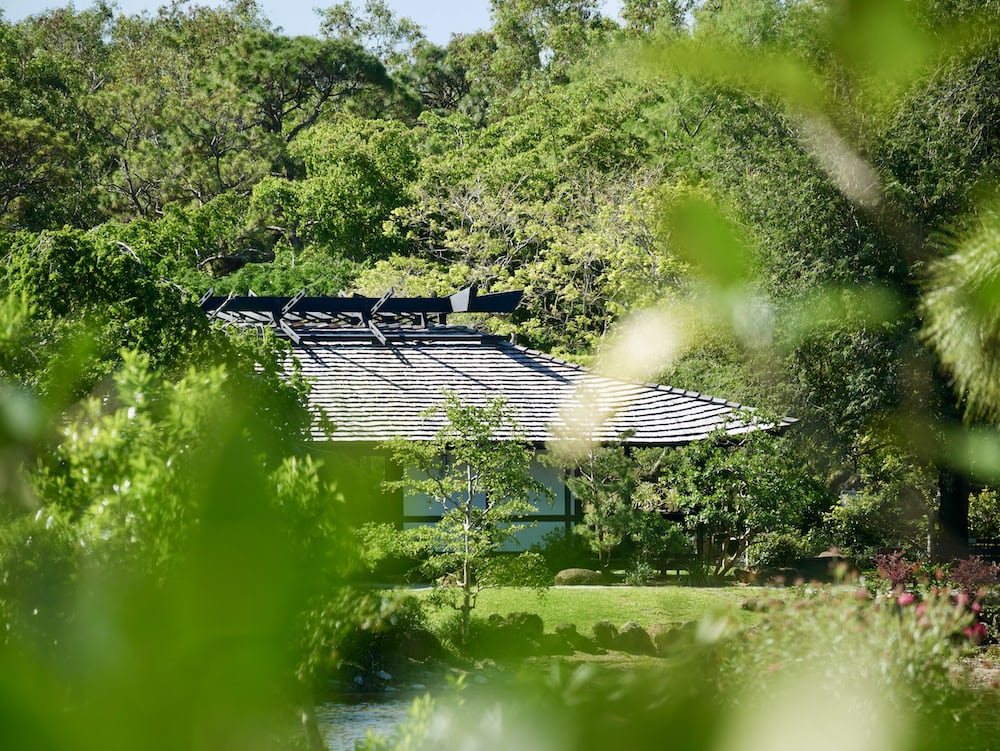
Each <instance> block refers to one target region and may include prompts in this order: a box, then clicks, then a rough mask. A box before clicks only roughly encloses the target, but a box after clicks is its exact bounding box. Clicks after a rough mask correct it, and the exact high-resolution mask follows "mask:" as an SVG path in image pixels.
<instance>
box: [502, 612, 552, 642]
mask: <svg viewBox="0 0 1000 751" xmlns="http://www.w3.org/2000/svg"><path fill="white" fill-rule="evenodd" d="M505 625H506V626H507V628H509V629H511V630H513V631H515V632H517V633H519V634H523V635H524V636H527V637H528V638H531V639H538V638H541V636H542V634H543V633H544V631H545V625H544V624H543V623H542V616H540V615H538V614H537V613H525V612H517V613H511V614H510V615H508V616H507V618H506V619H505Z"/></svg>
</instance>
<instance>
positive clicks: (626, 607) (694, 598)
mask: <svg viewBox="0 0 1000 751" xmlns="http://www.w3.org/2000/svg"><path fill="white" fill-rule="evenodd" d="M761 591H762V590H761V589H759V588H753V587H625V586H613V587H552V588H550V589H548V590H543V591H542V593H541V594H540V595H539V593H537V592H536V591H535V590H532V589H521V588H516V587H504V588H500V589H489V590H485V591H483V592H482V594H480V596H479V603H478V604H477V606H476V609H475V611H474V612H473V616H474V617H478V618H485V617H486V616H488V615H490V614H491V613H499V614H501V615H506V614H507V613H513V612H518V611H526V612H530V613H537V614H538V615H540V616H541V617H542V621H543V623H544V624H545V630H546V631H548V632H551V631H552V630H553V628H554V627H555V626H556V625H558V624H560V623H572V624H574V625H575V626H576V627H577V630H578V631H580V632H581V633H589V631H590V627H591V626H592V625H593V624H594V623H595V622H596V621H601V620H608V621H611V622H612V623H614V624H615V625H617V626H621V625H622V624H623V623H626V622H628V621H635V622H636V623H639V624H640V625H642V626H651V625H653V624H674V625H676V624H681V623H687V622H689V621H695V620H698V619H699V618H701V617H702V616H704V615H706V614H708V613H719V612H725V613H729V614H731V615H732V616H733V617H735V618H736V619H738V620H739V621H740V622H742V623H750V622H751V621H752V620H754V619H755V618H756V614H754V613H751V612H748V611H745V610H741V609H740V604H741V603H742V602H743V601H744V600H746V599H748V598H750V597H754V596H758V595H759V594H760V592H761ZM449 615H450V613H447V612H433V611H431V612H428V616H429V620H430V621H431V623H432V624H434V625H436V624H437V623H438V622H440V620H441V619H443V618H446V617H447V616H449Z"/></svg>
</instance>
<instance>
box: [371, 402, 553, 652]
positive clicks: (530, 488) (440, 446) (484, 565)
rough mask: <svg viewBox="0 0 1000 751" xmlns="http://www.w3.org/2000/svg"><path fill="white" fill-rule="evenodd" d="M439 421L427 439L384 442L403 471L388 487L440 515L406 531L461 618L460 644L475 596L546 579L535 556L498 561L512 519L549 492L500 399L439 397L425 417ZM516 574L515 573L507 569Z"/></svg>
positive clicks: (514, 523)
mask: <svg viewBox="0 0 1000 751" xmlns="http://www.w3.org/2000/svg"><path fill="white" fill-rule="evenodd" d="M436 415H440V417H441V418H443V419H444V424H443V425H442V427H441V428H440V429H439V430H438V432H437V434H436V435H435V438H434V440H432V441H426V442H416V441H406V440H403V439H397V440H395V441H392V442H390V443H388V444H387V445H386V448H387V449H388V450H389V452H390V455H391V457H392V460H393V461H394V462H395V463H396V464H398V465H399V466H401V467H403V468H404V472H405V474H404V477H403V479H402V480H400V481H396V482H391V483H389V485H390V487H392V488H394V489H397V490H401V491H402V492H404V493H406V494H410V495H420V496H424V497H426V498H427V502H428V505H429V507H431V508H435V509H437V510H438V511H439V512H440V514H441V519H440V521H438V522H435V523H434V524H430V525H424V526H420V527H416V528H414V529H411V530H408V531H407V532H405V535H406V537H407V540H408V542H409V543H410V544H411V545H412V546H413V548H414V549H415V551H416V552H418V553H419V554H421V555H423V556H425V558H426V564H425V569H426V570H427V571H428V572H430V573H432V574H433V575H434V576H435V577H436V579H435V584H436V587H437V590H438V591H439V592H440V593H442V594H443V595H444V596H445V597H446V598H447V599H446V601H447V602H448V603H449V604H450V605H451V606H452V607H453V608H455V609H456V610H458V612H459V613H460V615H461V624H462V642H463V644H465V643H466V642H467V640H468V637H469V622H470V619H471V614H472V610H473V609H474V608H475V607H476V599H477V597H478V595H479V593H480V592H481V591H482V590H483V589H486V588H488V587H495V586H498V585H500V584H504V583H510V582H513V581H518V582H520V583H521V584H522V585H523V584H525V583H531V582H533V581H539V577H543V576H544V577H547V571H546V570H545V566H544V563H543V562H542V561H541V560H540V557H539V556H537V555H536V554H534V553H521V554H519V555H517V556H516V557H509V556H497V555H495V554H496V553H497V552H498V551H500V550H501V549H503V547H504V546H505V544H506V543H508V542H510V541H512V540H513V538H514V536H515V535H516V534H517V532H518V531H519V530H520V529H522V528H523V527H524V523H523V522H521V521H519V517H522V516H524V515H526V514H530V513H532V512H534V511H537V506H536V504H537V503H538V501H539V499H544V498H545V497H546V496H547V495H548V494H549V493H550V491H549V490H548V489H546V487H545V486H544V485H542V484H541V483H540V482H538V481H537V480H535V479H534V478H532V476H531V457H532V453H533V452H532V450H531V447H530V446H528V445H527V444H525V443H524V442H523V441H521V440H520V439H519V438H518V434H517V428H516V424H515V423H514V422H513V417H512V415H511V413H510V409H509V408H508V407H507V406H506V405H505V404H504V402H503V401H501V400H494V401H492V402H490V403H489V404H487V405H486V406H484V407H479V406H475V405H468V404H463V403H462V402H461V401H460V400H459V399H458V398H457V397H456V396H455V395H454V394H445V396H444V401H443V402H442V404H441V405H440V406H439V407H437V408H436V409H433V410H432V411H431V412H430V413H429V414H428V417H432V416H436ZM515 571H516V572H517V573H516V574H515V573H514V572H515Z"/></svg>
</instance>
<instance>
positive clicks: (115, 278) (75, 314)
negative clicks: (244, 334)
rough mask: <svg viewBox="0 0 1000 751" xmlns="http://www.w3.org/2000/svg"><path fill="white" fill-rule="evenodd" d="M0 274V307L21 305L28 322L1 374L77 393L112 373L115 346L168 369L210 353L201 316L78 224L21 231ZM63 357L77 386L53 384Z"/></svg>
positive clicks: (124, 251) (119, 247)
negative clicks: (73, 227) (1, 301)
mask: <svg viewBox="0 0 1000 751" xmlns="http://www.w3.org/2000/svg"><path fill="white" fill-rule="evenodd" d="M0 274H2V275H0V294H3V295H4V297H5V300H6V302H5V303H4V306H5V308H6V309H7V310H12V308H11V307H10V306H18V305H20V306H21V307H20V312H19V313H18V314H17V315H18V317H21V318H22V319H23V321H24V325H25V330H24V331H23V332H22V333H21V334H20V335H19V339H20V340H21V343H20V344H19V345H18V347H17V349H16V350H14V352H13V353H12V354H14V353H16V352H17V351H18V350H19V351H20V353H21V354H20V355H16V354H15V356H14V361H13V362H11V363H9V367H10V368H11V369H10V370H7V371H5V372H4V373H2V376H3V377H4V378H5V379H7V380H9V381H12V382H20V383H23V384H25V385H29V386H33V387H37V388H39V389H40V390H42V391H43V393H46V394H47V393H56V392H59V391H68V392H69V393H70V394H71V395H77V396H79V395H80V394H82V393H86V392H87V391H88V390H89V389H90V388H92V387H93V386H94V385H96V384H97V383H98V382H99V381H100V380H101V379H102V378H104V377H106V376H107V375H108V374H109V373H110V371H111V369H112V368H113V367H114V364H115V363H116V362H117V361H118V352H119V350H121V349H122V348H134V349H138V350H140V351H143V352H145V353H146V354H147V355H148V356H149V357H150V358H151V361H152V363H153V364H154V366H156V367H158V368H163V369H164V370H166V371H173V372H178V371H181V370H183V369H184V367H186V365H187V364H188V363H192V362H205V361H207V360H208V357H209V353H208V350H207V348H206V347H205V345H206V344H207V341H208V337H207V333H208V326H207V321H206V320H205V317H204V315H202V314H201V312H200V311H199V310H198V309H197V307H196V306H194V305H193V304H192V303H191V302H190V301H189V300H186V299H184V297H182V295H181V294H180V292H179V291H178V290H177V289H176V288H174V287H173V286H171V285H169V284H164V283H162V282H158V281H156V280H154V279H152V278H151V277H150V276H149V274H148V272H147V270H146V268H144V267H143V265H142V264H141V263H140V261H139V259H138V258H137V257H136V256H135V254H134V253H133V252H132V251H131V249H130V248H129V247H128V246H126V245H123V244H121V243H117V242H113V241H110V240H107V239H102V238H99V237H96V236H94V235H92V234H88V233H84V232H81V231H77V230H62V231H57V232H44V233H41V234H38V235H24V236H22V237H21V238H19V240H18V241H17V242H16V243H15V245H14V246H13V248H12V249H11V252H10V254H9V255H8V256H7V258H6V261H5V264H4V265H3V266H2V267H0ZM18 301H23V302H20V303H19V302H18ZM24 306H27V307H24ZM22 337H23V338H22ZM71 352H75V353H77V354H76V356H72V355H70V354H69V353H71ZM69 363H72V364H73V365H74V367H75V368H76V374H75V376H73V378H75V380H76V383H60V382H59V378H60V377H62V376H66V375H67V373H66V368H65V367H63V366H65V365H67V364H69ZM70 373H72V369H70Z"/></svg>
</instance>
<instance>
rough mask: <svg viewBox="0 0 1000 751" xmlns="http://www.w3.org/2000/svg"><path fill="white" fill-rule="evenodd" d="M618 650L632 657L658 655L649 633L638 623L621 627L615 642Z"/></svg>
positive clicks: (629, 623) (630, 622)
mask: <svg viewBox="0 0 1000 751" xmlns="http://www.w3.org/2000/svg"><path fill="white" fill-rule="evenodd" d="M615 644H616V645H617V648H618V649H619V650H621V651H622V652H628V653H629V654H632V655H653V654H656V646H655V645H654V644H653V640H652V639H651V638H650V636H649V633H648V632H647V631H646V629H644V628H643V627H642V626H640V625H639V624H638V623H634V622H632V621H629V622H628V623H626V624H624V625H623V626H622V627H621V631H619V632H618V638H617V639H616V640H615Z"/></svg>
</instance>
